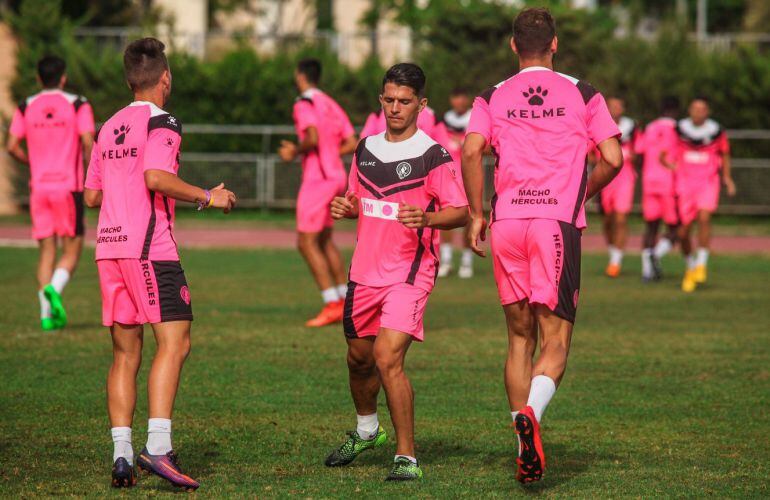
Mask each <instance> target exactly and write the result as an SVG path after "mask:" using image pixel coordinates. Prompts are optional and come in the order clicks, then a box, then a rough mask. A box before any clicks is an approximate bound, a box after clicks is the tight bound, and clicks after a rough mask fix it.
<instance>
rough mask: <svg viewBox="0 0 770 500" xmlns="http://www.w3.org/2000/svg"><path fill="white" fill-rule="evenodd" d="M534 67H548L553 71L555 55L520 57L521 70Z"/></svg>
mask: <svg viewBox="0 0 770 500" xmlns="http://www.w3.org/2000/svg"><path fill="white" fill-rule="evenodd" d="M533 67H541V68H548V69H550V70H551V71H553V57H533V58H531V59H522V58H519V71H521V70H523V69H527V68H533Z"/></svg>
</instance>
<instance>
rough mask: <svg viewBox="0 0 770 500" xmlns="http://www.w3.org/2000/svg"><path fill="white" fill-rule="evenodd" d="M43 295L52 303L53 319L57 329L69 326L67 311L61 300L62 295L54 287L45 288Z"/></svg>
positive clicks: (47, 286)
mask: <svg viewBox="0 0 770 500" xmlns="http://www.w3.org/2000/svg"><path fill="white" fill-rule="evenodd" d="M43 294H44V295H45V298H46V299H48V302H50V303H51V317H52V318H53V320H54V323H55V324H56V326H57V328H64V327H65V326H67V311H66V310H65V309H64V304H63V303H62V300H61V295H59V292H57V291H56V290H55V289H54V287H53V286H51V285H46V286H45V288H43Z"/></svg>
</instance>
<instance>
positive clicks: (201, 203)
mask: <svg viewBox="0 0 770 500" xmlns="http://www.w3.org/2000/svg"><path fill="white" fill-rule="evenodd" d="M203 192H204V193H206V201H199V202H198V211H201V210H203V209H204V208H208V207H209V205H210V204H211V191H209V190H208V189H204V190H203Z"/></svg>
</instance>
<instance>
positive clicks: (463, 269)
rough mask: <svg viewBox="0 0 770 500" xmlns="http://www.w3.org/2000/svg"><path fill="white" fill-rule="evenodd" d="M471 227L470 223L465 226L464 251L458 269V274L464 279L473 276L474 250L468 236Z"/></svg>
mask: <svg viewBox="0 0 770 500" xmlns="http://www.w3.org/2000/svg"><path fill="white" fill-rule="evenodd" d="M470 227H471V225H470V223H468V224H466V226H465V227H464V228H463V233H464V234H463V252H462V253H461V254H460V267H459V268H458V269H457V276H458V277H460V278H463V279H468V278H472V277H473V250H471V246H470V243H469V240H468V238H467V235H468V231H469V230H470Z"/></svg>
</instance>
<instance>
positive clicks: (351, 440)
mask: <svg viewBox="0 0 770 500" xmlns="http://www.w3.org/2000/svg"><path fill="white" fill-rule="evenodd" d="M387 440H388V435H387V434H386V433H385V429H383V428H382V426H380V427H379V429H377V434H376V435H375V436H374V437H373V438H372V439H364V438H362V437H361V436H359V435H358V432H356V431H350V432H348V439H347V440H345V442H344V443H342V446H340V447H339V448H337V449H336V450H334V451H333V452H331V453H330V454H329V456H328V457H326V461H324V464H325V465H326V466H327V467H340V466H343V465H347V464H349V463H350V462H352V461H353V460H355V459H356V457H357V456H358V455H360V454H361V453H362V452H363V451H366V450H369V449H372V448H378V447H380V446H382V445H383V444H385V441H387Z"/></svg>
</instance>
